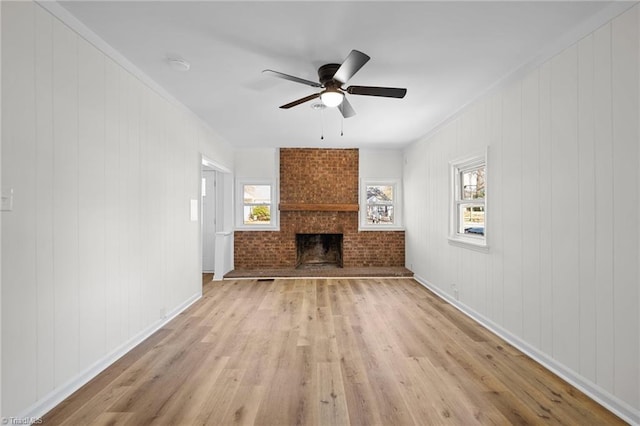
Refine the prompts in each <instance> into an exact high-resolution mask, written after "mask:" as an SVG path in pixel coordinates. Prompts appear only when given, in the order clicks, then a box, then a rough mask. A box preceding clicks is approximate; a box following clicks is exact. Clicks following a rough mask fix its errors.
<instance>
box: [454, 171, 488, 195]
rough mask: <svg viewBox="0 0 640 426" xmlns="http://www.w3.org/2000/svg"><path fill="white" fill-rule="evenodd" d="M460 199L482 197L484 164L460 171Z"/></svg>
mask: <svg viewBox="0 0 640 426" xmlns="http://www.w3.org/2000/svg"><path fill="white" fill-rule="evenodd" d="M460 182H461V183H462V199H463V200H476V199H482V198H484V166H482V167H479V168H477V169H473V170H466V171H464V172H461V173H460Z"/></svg>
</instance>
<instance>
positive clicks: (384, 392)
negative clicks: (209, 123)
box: [43, 278, 624, 426]
mask: <svg viewBox="0 0 640 426" xmlns="http://www.w3.org/2000/svg"><path fill="white" fill-rule="evenodd" d="M43 422H44V424H47V425H62V424H64V425H80V424H82V425H107V424H109V425H147V424H152V425H252V424H255V425H293V424H299V425H321V426H324V425H367V426H369V425H384V426H387V425H465V426H466V425H490V424H493V425H503V424H536V425H537V424H576V425H587V424H589V425H590V424H607V425H617V424H624V422H622V421H621V420H620V419H618V418H617V417H616V416H614V415H613V414H611V413H610V412H609V411H607V410H606V409H604V408H603V407H601V406H600V405H598V404H596V403H595V402H594V401H592V400H590V399H589V398H588V397H587V396H586V395H584V394H583V393H582V392H580V391H579V390H578V389H576V388H574V387H572V386H570V385H569V384H567V383H566V382H564V381H562V380H561V379H560V378H558V377H557V376H556V375H554V374H553V373H551V372H550V371H548V370H546V369H544V368H543V367H542V366H541V365H539V364H537V363H536V362H534V361H533V360H531V359H530V358H528V357H527V356H525V355H524V354H522V353H521V352H519V351H518V350H517V349H515V348H514V347H512V346H511V345H509V344H507V343H506V342H504V341H503V340H501V339H500V338H499V337H497V336H495V335H493V334H492V333H491V332H489V331H488V330H486V329H484V328H482V327H480V326H479V325H477V324H475V323H474V322H473V321H472V320H471V319H469V318H468V317H466V316H465V315H464V314H462V313H460V312H459V311H458V310H457V309H455V308H454V307H453V306H451V305H449V304H447V303H446V302H444V301H443V300H441V299H439V298H438V297H437V296H435V295H434V294H433V293H431V292H430V291H428V290H427V289H425V288H424V287H422V286H420V285H419V284H418V283H416V282H415V281H414V280H412V279H405V278H402V279H383V278H374V279H361V278H354V279H324V278H314V279H302V278H296V279H276V280H266V281H263V280H237V281H234V280H225V281H222V282H221V281H215V282H213V281H210V279H208V278H203V297H202V299H201V300H199V301H198V302H196V303H195V304H193V305H192V306H191V307H190V308H189V309H187V310H186V311H185V312H183V313H182V314H180V315H179V316H178V317H177V318H175V319H174V320H173V321H171V322H170V323H168V324H167V325H166V326H165V327H163V328H162V330H160V331H159V332H157V333H155V334H154V335H153V336H151V337H150V338H149V339H147V340H146V341H145V342H143V343H142V344H140V345H139V346H138V347H136V348H134V349H133V350H132V351H131V352H129V353H128V354H126V355H125V356H123V357H122V358H121V359H120V360H118V361H117V362H116V363H114V364H113V365H112V366H111V367H109V368H108V369H106V370H105V371H104V372H102V373H101V374H100V375H98V376H97V377H96V378H94V379H93V380H92V381H90V382H89V383H88V384H87V385H85V386H84V387H83V388H81V389H80V390H79V391H78V392H76V393H74V394H73V395H71V396H70V397H69V398H67V399H66V400H65V401H63V402H62V403H61V404H59V405H58V406H57V407H55V408H54V409H53V410H51V411H50V412H49V413H48V414H47V415H46V416H44V418H43Z"/></svg>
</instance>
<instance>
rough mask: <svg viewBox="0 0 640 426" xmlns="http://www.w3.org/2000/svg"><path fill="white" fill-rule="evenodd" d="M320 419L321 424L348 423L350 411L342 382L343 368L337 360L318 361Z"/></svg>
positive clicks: (317, 397) (317, 398)
mask: <svg viewBox="0 0 640 426" xmlns="http://www.w3.org/2000/svg"><path fill="white" fill-rule="evenodd" d="M317 368H318V371H317V377H318V394H317V396H316V400H318V401H319V402H320V404H319V405H318V411H319V414H318V420H319V424H321V425H348V424H349V411H348V410H347V399H346V395H345V391H344V385H343V383H342V369H341V368H340V364H339V363H337V362H318V363H317Z"/></svg>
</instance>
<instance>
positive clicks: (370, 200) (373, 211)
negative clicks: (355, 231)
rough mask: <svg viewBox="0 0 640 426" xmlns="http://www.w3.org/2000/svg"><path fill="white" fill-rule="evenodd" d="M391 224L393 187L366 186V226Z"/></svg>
mask: <svg viewBox="0 0 640 426" xmlns="http://www.w3.org/2000/svg"><path fill="white" fill-rule="evenodd" d="M393 223H394V222H393V185H367V224H368V225H371V224H387V225H391V224H393Z"/></svg>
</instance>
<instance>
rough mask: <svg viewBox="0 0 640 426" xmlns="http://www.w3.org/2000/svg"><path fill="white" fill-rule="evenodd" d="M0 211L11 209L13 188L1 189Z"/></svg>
mask: <svg viewBox="0 0 640 426" xmlns="http://www.w3.org/2000/svg"><path fill="white" fill-rule="evenodd" d="M0 211H3V212H10V211H13V188H11V189H5V190H3V191H2V203H1V204H0Z"/></svg>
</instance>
